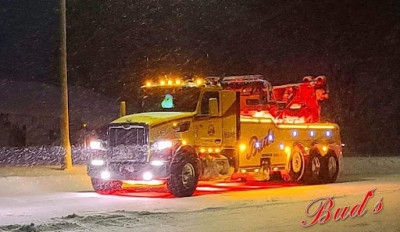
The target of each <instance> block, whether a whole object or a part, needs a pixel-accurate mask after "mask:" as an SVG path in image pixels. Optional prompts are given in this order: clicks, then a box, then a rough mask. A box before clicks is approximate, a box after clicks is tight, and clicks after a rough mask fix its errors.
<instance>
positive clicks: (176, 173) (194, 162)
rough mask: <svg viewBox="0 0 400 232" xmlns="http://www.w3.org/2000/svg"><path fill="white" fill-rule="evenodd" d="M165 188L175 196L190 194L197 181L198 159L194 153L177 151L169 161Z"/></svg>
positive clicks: (194, 188)
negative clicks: (168, 173)
mask: <svg viewBox="0 0 400 232" xmlns="http://www.w3.org/2000/svg"><path fill="white" fill-rule="evenodd" d="M170 170H171V171H170V176H169V178H168V181H167V188H168V191H169V192H170V193H172V194H173V195H174V196H175V197H189V196H192V195H193V193H194V191H195V190H196V188H197V183H198V181H199V168H198V159H197V156H196V155H194V154H188V153H177V154H176V155H175V156H174V158H173V160H172V163H171V169H170Z"/></svg>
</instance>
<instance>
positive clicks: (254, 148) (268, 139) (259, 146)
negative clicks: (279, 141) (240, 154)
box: [246, 129, 275, 160]
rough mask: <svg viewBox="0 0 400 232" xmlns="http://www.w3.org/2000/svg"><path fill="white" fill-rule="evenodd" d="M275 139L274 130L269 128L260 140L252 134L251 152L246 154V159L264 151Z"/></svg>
mask: <svg viewBox="0 0 400 232" xmlns="http://www.w3.org/2000/svg"><path fill="white" fill-rule="evenodd" d="M274 140H275V136H274V132H273V131H272V129H269V130H268V133H267V134H266V135H265V136H264V137H262V138H261V139H260V140H258V137H257V136H252V137H251V138H250V141H249V153H247V154H246V159H248V160H249V159H251V157H254V156H256V154H257V153H259V152H260V151H262V150H263V149H264V148H265V147H268V146H269V145H270V144H272V143H273V142H274Z"/></svg>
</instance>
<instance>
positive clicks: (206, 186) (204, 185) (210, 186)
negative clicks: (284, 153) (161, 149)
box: [100, 181, 297, 198]
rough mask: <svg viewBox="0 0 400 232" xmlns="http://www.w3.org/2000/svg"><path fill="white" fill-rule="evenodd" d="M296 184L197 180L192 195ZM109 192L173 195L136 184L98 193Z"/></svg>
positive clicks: (164, 189) (133, 195)
mask: <svg viewBox="0 0 400 232" xmlns="http://www.w3.org/2000/svg"><path fill="white" fill-rule="evenodd" d="M292 186H297V184H294V183H284V182H254V181H248V182H217V183H213V182H199V184H198V186H197V189H196V191H195V192H194V194H193V196H203V195H210V194H223V193H228V192H241V191H249V190H263V189H274V188H285V187H292ZM100 194H109V195H113V196H122V197H143V198H174V196H173V195H172V194H171V193H169V192H168V191H167V187H166V185H156V186H148V185H140V186H139V185H138V186H134V187H127V188H124V189H121V190H117V191H113V192H111V193H107V192H104V193H100Z"/></svg>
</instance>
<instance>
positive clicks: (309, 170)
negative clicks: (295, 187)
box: [288, 145, 322, 184]
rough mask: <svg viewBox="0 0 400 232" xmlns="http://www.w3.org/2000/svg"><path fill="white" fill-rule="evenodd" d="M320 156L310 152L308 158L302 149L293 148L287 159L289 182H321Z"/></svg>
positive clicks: (298, 147) (300, 147) (298, 146)
mask: <svg viewBox="0 0 400 232" xmlns="http://www.w3.org/2000/svg"><path fill="white" fill-rule="evenodd" d="M321 163H322V156H321V155H320V154H319V153H318V152H316V151H312V152H310V154H309V155H308V156H306V152H305V151H304V149H303V147H302V146H300V145H296V146H294V147H293V150H292V153H291V156H290V159H289V163H288V166H289V176H290V179H291V181H293V182H298V183H305V184H316V183H319V182H320V181H321Z"/></svg>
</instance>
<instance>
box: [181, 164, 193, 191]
mask: <svg viewBox="0 0 400 232" xmlns="http://www.w3.org/2000/svg"><path fill="white" fill-rule="evenodd" d="M194 178H195V173H194V167H193V165H192V164H190V163H187V164H185V165H184V166H183V168H182V184H183V186H185V188H188V187H190V185H191V183H193V180H194Z"/></svg>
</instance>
